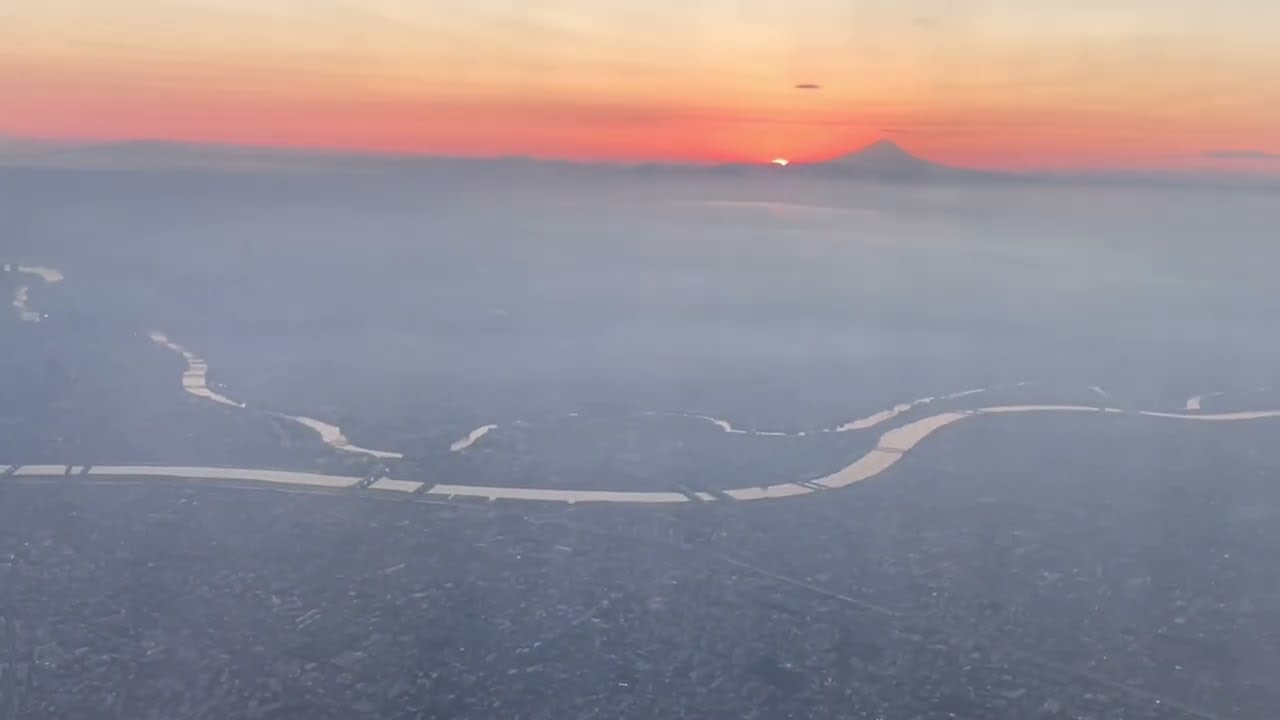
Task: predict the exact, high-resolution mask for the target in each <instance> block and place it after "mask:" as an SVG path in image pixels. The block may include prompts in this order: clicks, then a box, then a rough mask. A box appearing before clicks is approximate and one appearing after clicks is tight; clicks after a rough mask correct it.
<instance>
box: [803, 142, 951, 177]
mask: <svg viewBox="0 0 1280 720" xmlns="http://www.w3.org/2000/svg"><path fill="white" fill-rule="evenodd" d="M827 162H828V163H831V164H835V165H842V166H849V167H854V166H856V167H860V168H866V169H868V170H908V169H917V170H918V169H922V168H926V167H931V166H932V165H933V163H930V162H927V161H925V160H922V159H920V158H918V157H916V156H915V155H912V154H911V153H909V152H907V151H906V150H904V149H903V148H902V146H901V145H899V144H898V143H896V142H894V141H892V140H889V139H884V140H877V141H875V142H873V143H871V144H870V145H867V146H866V147H864V148H862V149H860V150H855V151H854V152H851V153H849V154H847V155H841V156H840V157H837V158H833V159H832V160H829V161H827Z"/></svg>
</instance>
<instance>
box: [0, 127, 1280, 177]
mask: <svg viewBox="0 0 1280 720" xmlns="http://www.w3.org/2000/svg"><path fill="white" fill-rule="evenodd" d="M4 167H10V168H34V169H61V170H95V171H110V172H119V171H141V172H171V171H174V172H191V173H199V172H217V173H261V172H284V173H320V174H324V173H360V174H383V173H391V174H402V175H407V176H414V175H419V174H428V175H440V174H443V175H452V176H459V177H461V176H464V175H465V174H467V173H469V172H472V171H474V172H475V173H476V177H477V178H482V177H485V176H509V177H512V178H522V177H550V176H553V175H554V176H557V177H569V178H572V177H584V178H590V177H608V176H617V177H628V176H630V177H651V178H662V177H672V178H698V177H707V178H715V177H725V176H728V177H753V178H785V177H800V178H806V177H808V178H814V179H831V180H839V179H850V180H856V179H860V178H861V179H867V180H888V181H895V182H912V181H928V180H956V181H963V180H978V181H983V180H993V181H1002V180H1010V181H1012V180H1016V181H1029V180H1040V181H1048V182H1076V181H1079V182H1086V181H1087V182H1122V183H1132V182H1137V183H1152V182H1156V183H1166V182H1187V181H1193V182H1201V181H1209V182H1212V181H1222V182H1232V181H1235V180H1240V181H1242V182H1245V181H1247V182H1249V183H1250V184H1264V185H1275V184H1277V182H1278V181H1277V180H1276V179H1275V178H1269V177H1264V178H1260V179H1259V178H1252V179H1251V178H1248V177H1244V178H1243V179H1242V178H1241V177H1239V176H1236V175H1232V174H1221V173H1219V174H1213V173H1194V172H1177V171H1156V170H1151V171H1121V170H1115V171H1095V172H1083V171H1077V172H1051V171H1044V172H1030V171H1024V172H1015V171H1006V172H1001V171H994V170H979V169H974V168H963V167H955V166H950V165H944V164H941V163H936V162H933V161H931V160H928V159H925V158H922V157H920V156H919V155H916V154H914V153H912V152H910V151H909V150H907V149H905V148H903V147H902V146H901V145H899V144H898V143H896V142H894V141H893V140H889V139H883V140H877V141H875V142H873V143H871V144H869V145H867V146H865V147H862V148H860V149H858V150H854V151H853V152H849V153H845V154H843V155H838V156H835V157H832V158H829V159H827V160H819V161H815V162H803V163H802V162H795V163H792V164H790V165H787V166H786V167H778V166H776V165H774V164H772V163H765V162H757V163H741V162H739V163H723V164H719V165H715V164H710V165H708V164H693V163H678V162H661V161H650V162H595V163H593V162H582V161H573V160H560V159H546V158H536V157H527V156H503V157H459V156H448V155H412V154H380V153H375V152H361V151H354V150H328V149H306V148H282V147H266V146H252V145H230V144H216V143H185V142H176V141H167V140H130V141H120V142H64V141H55V140H32V139H25V138H13V137H7V136H3V135H0V168H4Z"/></svg>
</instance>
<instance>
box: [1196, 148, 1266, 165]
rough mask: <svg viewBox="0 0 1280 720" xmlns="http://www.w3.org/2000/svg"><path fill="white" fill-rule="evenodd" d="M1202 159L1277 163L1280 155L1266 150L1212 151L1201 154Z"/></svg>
mask: <svg viewBox="0 0 1280 720" xmlns="http://www.w3.org/2000/svg"><path fill="white" fill-rule="evenodd" d="M1200 157H1202V158H1205V159H1207V160H1258V161H1263V162H1275V161H1278V160H1280V153H1277V152H1267V151H1266V150H1210V151H1208V152H1205V153H1201V155H1200Z"/></svg>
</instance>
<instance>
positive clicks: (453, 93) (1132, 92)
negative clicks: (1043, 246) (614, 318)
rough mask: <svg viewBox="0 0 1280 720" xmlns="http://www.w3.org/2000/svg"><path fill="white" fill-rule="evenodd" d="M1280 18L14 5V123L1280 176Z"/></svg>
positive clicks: (784, 9) (827, 6) (576, 7)
mask: <svg viewBox="0 0 1280 720" xmlns="http://www.w3.org/2000/svg"><path fill="white" fill-rule="evenodd" d="M1276 28H1280V3H1277V2H1274V1H1273V0H1036V1H1035V2H1030V1H1027V0H682V1H681V2H678V3H662V2H655V0H607V1H606V0H465V1H463V0H425V1H423V0H271V1H270V2H264V1H263V0H111V1H110V2H106V1H104V0H8V1H7V2H4V3H0V104H2V105H4V109H3V111H0V135H6V136H10V137H11V138H13V137H18V138H25V137H37V138H53V139H69V140H95V141H97V140H130V139H165V140H178V141H196V142H217V143H235V144H253V145H271V146H286V147H316V148H336V149H356V150H374V151H380V152H384V151H385V152H397V153H399V152H411V153H431V154H448V155H482V156H493V155H529V156H536V157H558V158H573V159H584V160H594V159H600V160H682V161H695V162H702V161H760V162H767V161H768V160H770V159H772V158H775V157H786V158H790V159H791V160H793V161H806V160H815V159H821V158H824V157H830V156H834V155H838V154H841V153H843V152H847V151H849V150H852V149H855V148H857V147H859V146H861V145H865V144H867V143H869V142H871V141H874V140H877V139H881V138H886V137H888V138H891V139H894V140H895V141H897V142H899V143H900V144H902V145H903V146H905V147H907V148H909V149H911V150H912V151H914V152H916V153H918V154H921V155H923V156H926V157H929V158H931V159H935V160H938V161H942V162H949V163H953V164H959V165H966V166H973V167H993V168H1064V169H1068V168H1086V167H1088V168H1129V167H1133V168H1147V167H1169V166H1186V165H1206V166H1215V167H1216V166H1224V165H1225V166H1232V167H1242V168H1268V169H1270V168H1274V169H1275V170H1276V171H1280V41H1278V39H1277V30H1276ZM797 85H812V86H817V87H807V88H797Z"/></svg>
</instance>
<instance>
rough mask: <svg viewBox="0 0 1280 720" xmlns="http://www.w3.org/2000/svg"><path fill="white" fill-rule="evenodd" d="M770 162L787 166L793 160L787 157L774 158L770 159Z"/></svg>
mask: <svg viewBox="0 0 1280 720" xmlns="http://www.w3.org/2000/svg"><path fill="white" fill-rule="evenodd" d="M770 162H772V163H773V164H774V165H778V166H780V167H786V166H787V165H790V164H791V161H790V160H788V159H786V158H774V159H773V160H770Z"/></svg>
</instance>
